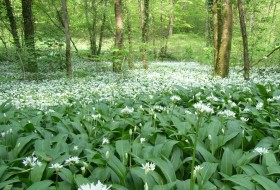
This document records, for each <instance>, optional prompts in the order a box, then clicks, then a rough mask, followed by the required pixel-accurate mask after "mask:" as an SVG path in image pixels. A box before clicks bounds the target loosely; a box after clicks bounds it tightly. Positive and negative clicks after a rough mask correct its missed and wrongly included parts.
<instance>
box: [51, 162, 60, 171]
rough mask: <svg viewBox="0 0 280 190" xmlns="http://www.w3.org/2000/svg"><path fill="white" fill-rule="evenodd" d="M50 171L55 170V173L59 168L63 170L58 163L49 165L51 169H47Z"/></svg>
mask: <svg viewBox="0 0 280 190" xmlns="http://www.w3.org/2000/svg"><path fill="white" fill-rule="evenodd" d="M49 168H51V169H55V171H59V170H60V169H61V168H63V165H61V164H59V163H54V164H51V167H49Z"/></svg>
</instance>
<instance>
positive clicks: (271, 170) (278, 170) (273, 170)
mask: <svg viewBox="0 0 280 190" xmlns="http://www.w3.org/2000/svg"><path fill="white" fill-rule="evenodd" d="M267 170H268V174H267V175H278V176H279V175H280V166H279V165H276V166H269V167H268V168H267Z"/></svg>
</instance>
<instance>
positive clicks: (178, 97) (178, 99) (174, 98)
mask: <svg viewBox="0 0 280 190" xmlns="http://www.w3.org/2000/svg"><path fill="white" fill-rule="evenodd" d="M170 100H171V101H172V102H177V101H180V100H181V98H180V96H176V95H174V96H171V97H170Z"/></svg>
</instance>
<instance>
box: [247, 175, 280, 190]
mask: <svg viewBox="0 0 280 190" xmlns="http://www.w3.org/2000/svg"><path fill="white" fill-rule="evenodd" d="M252 179H253V180H254V181H256V182H257V183H259V184H260V185H261V186H263V187H264V188H265V189H266V190H272V189H273V190H280V187H279V186H278V185H277V184H276V183H275V182H273V181H271V180H270V179H268V178H266V177H265V176H261V175H253V176H252Z"/></svg>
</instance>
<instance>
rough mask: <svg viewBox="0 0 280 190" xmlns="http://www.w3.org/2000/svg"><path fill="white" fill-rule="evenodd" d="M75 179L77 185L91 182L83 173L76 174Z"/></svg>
mask: <svg viewBox="0 0 280 190" xmlns="http://www.w3.org/2000/svg"><path fill="white" fill-rule="evenodd" d="M74 180H75V183H76V184H77V186H81V185H84V184H87V183H89V180H88V179H87V178H84V176H82V175H81V174H78V175H75V176H74Z"/></svg>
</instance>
